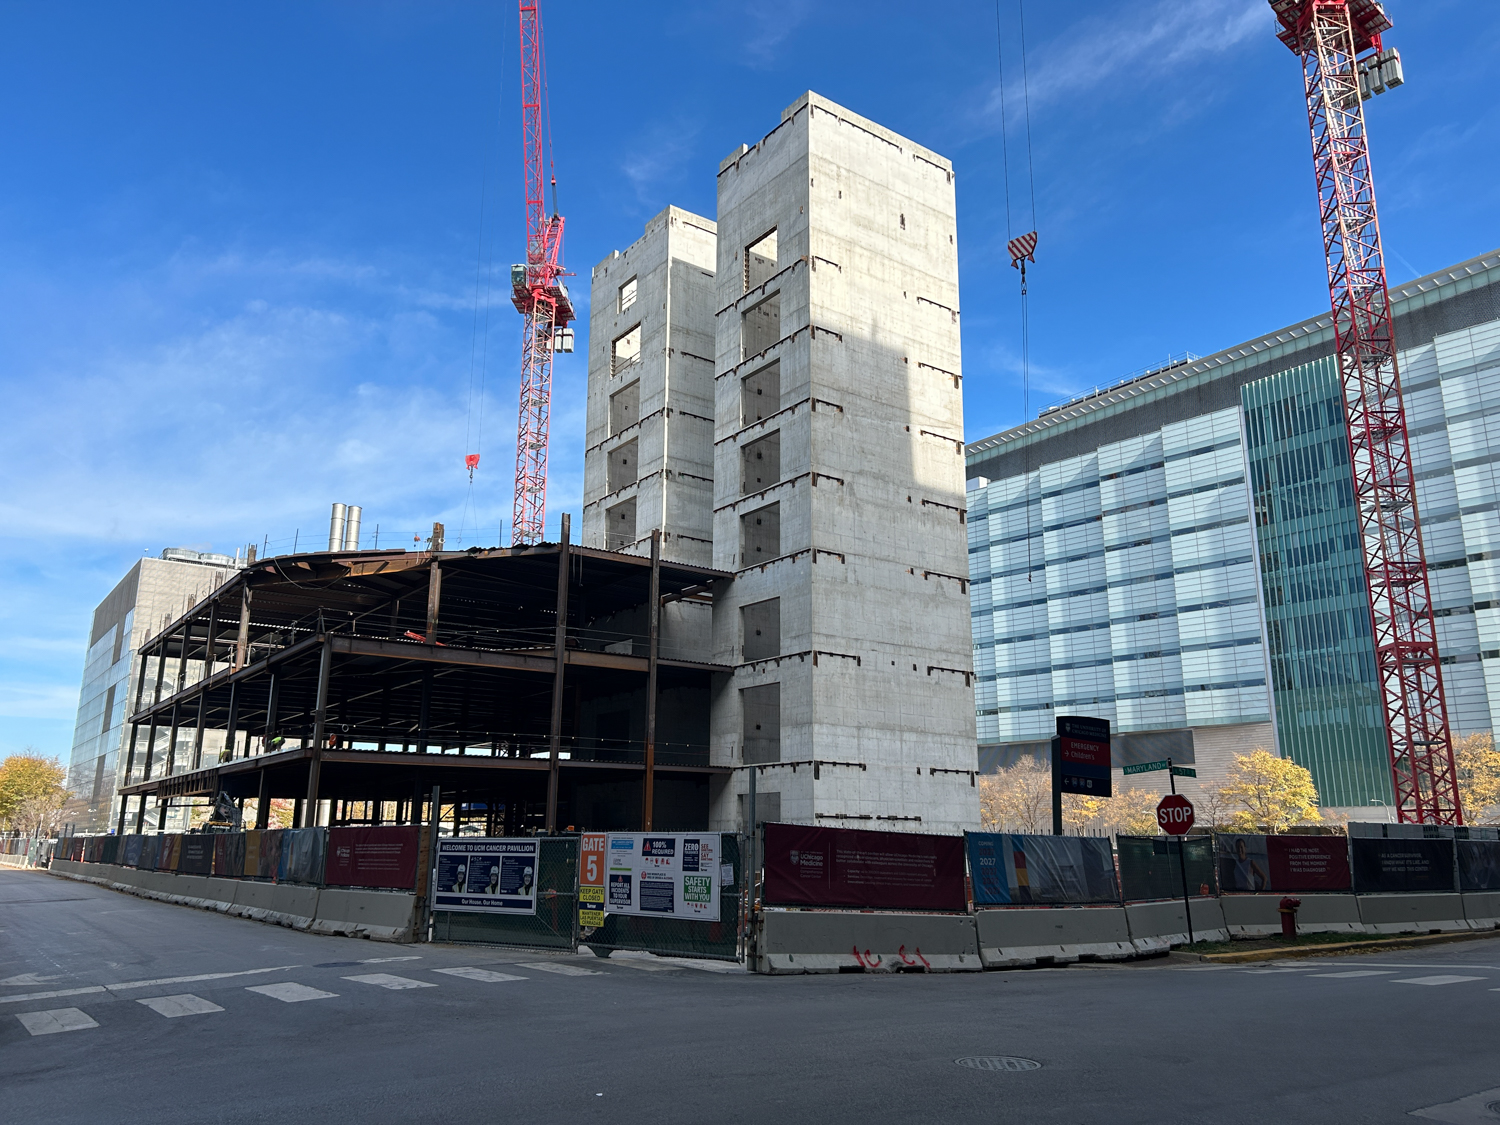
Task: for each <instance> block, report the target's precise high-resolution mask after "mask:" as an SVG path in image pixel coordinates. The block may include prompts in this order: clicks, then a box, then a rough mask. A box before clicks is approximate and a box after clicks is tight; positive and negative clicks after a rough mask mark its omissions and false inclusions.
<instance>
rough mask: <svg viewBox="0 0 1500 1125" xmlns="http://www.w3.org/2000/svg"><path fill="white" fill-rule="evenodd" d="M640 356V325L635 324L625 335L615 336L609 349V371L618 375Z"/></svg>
mask: <svg viewBox="0 0 1500 1125" xmlns="http://www.w3.org/2000/svg"><path fill="white" fill-rule="evenodd" d="M640 358H641V326H640V325H639V324H637V325H636V326H635V327H634V328H632V329H631V330H630V331H629V332H627V333H625V335H623V336H620V337H618V338H616V340H615V342H614V346H613V348H612V350H611V351H610V361H609V373H610V374H611V375H618V374H619V373H620V372H622V371H624V370H625V369H626V368H627V367H629V366H630V365H631V364H632V363H636V362H638V361H639V360H640Z"/></svg>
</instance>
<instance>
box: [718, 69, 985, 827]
mask: <svg viewBox="0 0 1500 1125" xmlns="http://www.w3.org/2000/svg"><path fill="white" fill-rule="evenodd" d="M715 274H716V286H717V294H718V295H717V299H716V301H715V307H716V309H717V316H716V325H715V341H716V348H715V357H716V358H715V367H714V435H713V451H714V469H713V474H712V475H713V478H714V486H713V489H714V500H713V565H714V566H715V567H717V568H719V569H722V570H729V571H733V572H734V575H735V577H734V579H733V580H732V581H731V582H727V583H724V584H723V585H725V586H726V587H727V589H724V590H720V591H716V594H715V598H714V608H713V645H714V652H715V655H714V657H713V659H714V660H715V662H717V663H720V664H726V665H732V666H733V669H734V670H733V672H732V674H728V675H723V676H720V677H718V678H717V683H716V686H715V690H714V702H713V713H712V748H713V749H712V755H713V762H714V764H716V765H731V766H742V765H763V766H765V768H764V769H761V770H759V771H758V773H757V820H762V821H763V820H782V821H792V822H797V823H803V824H821V825H826V826H831V827H847V828H886V829H905V830H915V831H926V832H954V831H958V830H961V829H964V828H976V827H978V823H979V798H978V791H977V789H976V788H975V787H974V771H975V770H976V768H977V764H978V763H977V754H976V740H975V719H974V711H973V688H972V676H973V673H972V669H973V650H972V639H971V634H970V627H969V598H968V575H969V571H968V548H967V536H966V527H965V504H964V473H965V470H964V456H963V454H964V446H963V432H964V431H963V398H962V389H961V362H960V347H959V301H958V247H957V232H956V222H955V208H954V186H953V169H952V165H951V164H950V162H949V161H948V160H946V159H945V158H944V157H942V156H939V155H938V154H936V153H934V152H931V151H929V150H927V149H925V148H923V147H922V146H920V145H917V144H914V143H913V142H911V141H909V140H907V139H906V138H905V137H902V136H899V135H897V134H895V133H893V132H891V131H890V130H888V129H885V128H882V127H881V126H880V125H877V124H875V123H874V122H872V121H868V120H866V119H865V118H862V117H860V116H858V115H857V114H854V113H851V112H850V111H849V110H847V109H844V108H843V107H841V106H838V105H835V104H834V103H832V102H830V101H828V100H827V99H825V98H821V97H819V96H818V95H817V94H813V93H808V94H806V95H804V96H803V97H802V98H800V99H798V100H797V101H796V102H795V103H794V104H792V105H791V106H790V107H788V108H787V109H786V110H785V111H784V112H783V114H782V120H781V124H780V125H778V126H777V127H776V128H775V129H773V130H772V131H771V132H770V133H768V134H767V135H766V136H765V138H764V139H762V140H761V142H760V143H759V144H757V145H755V146H754V147H753V148H751V147H746V146H741V148H740V149H739V150H737V151H736V152H734V153H732V154H731V155H730V156H729V157H727V158H726V159H725V160H724V162H723V163H722V165H721V166H720V170H719V182H718V267H717V270H716V271H715ZM746 788H747V778H746V771H745V770H743V769H739V770H736V772H735V774H734V776H733V779H732V780H731V781H727V782H724V783H721V785H720V787H719V788H718V790H717V791H716V792H715V794H714V803H713V811H712V822H713V826H714V827H716V828H721V829H732V828H737V827H740V826H742V825H743V824H744V818H745V810H744V794H745V791H746Z"/></svg>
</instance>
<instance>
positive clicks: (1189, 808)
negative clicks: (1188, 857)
mask: <svg viewBox="0 0 1500 1125" xmlns="http://www.w3.org/2000/svg"><path fill="white" fill-rule="evenodd" d="M1193 815H1194V814H1193V802H1191V801H1189V800H1188V799H1187V798H1186V797H1183V796H1181V795H1179V794H1177V793H1173V794H1171V795H1170V796H1166V797H1163V798H1162V799H1161V802H1160V803H1159V804H1158V805H1157V806H1156V823H1157V824H1159V825H1161V830H1162V831H1163V832H1165V833H1166V834H1167V835H1168V836H1186V835H1187V834H1188V830H1189V829H1191V828H1192V827H1193Z"/></svg>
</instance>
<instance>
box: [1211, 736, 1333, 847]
mask: <svg viewBox="0 0 1500 1125" xmlns="http://www.w3.org/2000/svg"><path fill="white" fill-rule="evenodd" d="M1219 793H1220V794H1221V795H1222V798H1223V799H1224V800H1225V801H1226V802H1227V803H1228V804H1229V806H1230V807H1231V808H1233V809H1234V810H1235V811H1234V813H1233V815H1232V816H1231V817H1230V819H1229V823H1228V825H1227V827H1229V828H1232V829H1233V830H1235V831H1237V832H1261V831H1265V832H1283V831H1285V830H1286V829H1287V828H1288V827H1290V826H1291V825H1293V824H1304V823H1308V822H1315V821H1319V820H1321V819H1322V817H1321V815H1320V814H1319V812H1318V789H1317V786H1316V785H1314V784H1313V779H1312V774H1311V773H1309V772H1308V771H1307V770H1306V769H1305V768H1304V767H1302V766H1299V765H1298V764H1297V763H1296V762H1294V761H1292V760H1291V759H1290V758H1278V757H1277V756H1276V755H1275V754H1272V753H1270V752H1269V751H1268V750H1266V749H1265V748H1264V747H1261V746H1257V747H1256V748H1255V749H1254V750H1252V751H1250V753H1248V754H1236V755H1235V756H1234V765H1233V766H1231V767H1230V769H1229V779H1228V781H1227V782H1226V783H1225V784H1224V785H1222V786H1220V787H1219Z"/></svg>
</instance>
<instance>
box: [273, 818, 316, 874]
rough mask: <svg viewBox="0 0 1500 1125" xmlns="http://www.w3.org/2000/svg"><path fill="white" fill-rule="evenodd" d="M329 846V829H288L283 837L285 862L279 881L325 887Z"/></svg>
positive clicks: (279, 868) (281, 868)
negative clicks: (324, 873)
mask: <svg viewBox="0 0 1500 1125" xmlns="http://www.w3.org/2000/svg"><path fill="white" fill-rule="evenodd" d="M327 844H328V829H326V828H287V829H284V830H283V831H282V834H281V862H280V864H279V865H278V867H277V870H276V881H277V882H278V883H311V884H314V885H316V884H319V883H321V882H322V881H323V857H324V855H325V854H326V848H327Z"/></svg>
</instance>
